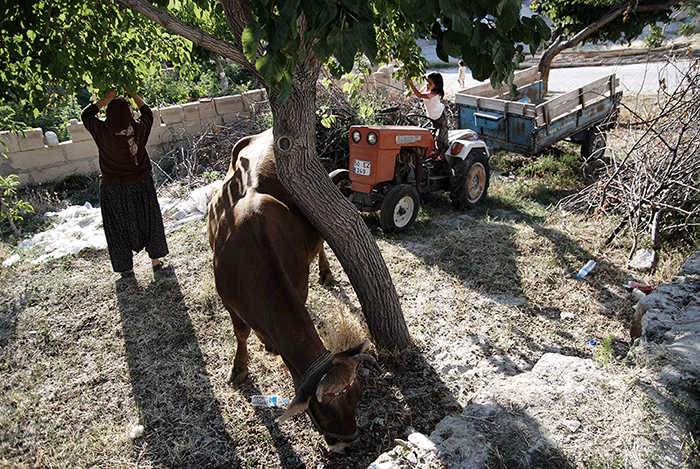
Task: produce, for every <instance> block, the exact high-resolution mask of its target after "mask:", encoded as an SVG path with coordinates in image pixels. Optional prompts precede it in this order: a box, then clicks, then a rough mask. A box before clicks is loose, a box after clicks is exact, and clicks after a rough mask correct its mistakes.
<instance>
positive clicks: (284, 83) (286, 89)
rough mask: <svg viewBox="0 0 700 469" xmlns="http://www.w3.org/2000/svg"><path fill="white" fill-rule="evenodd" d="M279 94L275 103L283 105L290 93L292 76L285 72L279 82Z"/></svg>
mask: <svg viewBox="0 0 700 469" xmlns="http://www.w3.org/2000/svg"><path fill="white" fill-rule="evenodd" d="M279 87H280V94H279V96H278V97H277V102H279V103H280V104H284V103H286V102H287V100H288V99H289V96H290V94H291V92H292V74H291V73H289V71H288V70H285V71H284V72H283V74H282V78H281V79H280V82H279Z"/></svg>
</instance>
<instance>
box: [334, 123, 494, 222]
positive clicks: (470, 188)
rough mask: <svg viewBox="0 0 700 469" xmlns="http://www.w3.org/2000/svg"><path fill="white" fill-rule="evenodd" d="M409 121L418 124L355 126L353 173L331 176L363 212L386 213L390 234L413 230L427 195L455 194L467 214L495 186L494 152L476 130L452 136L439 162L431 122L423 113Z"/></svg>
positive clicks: (341, 171) (452, 196)
mask: <svg viewBox="0 0 700 469" xmlns="http://www.w3.org/2000/svg"><path fill="white" fill-rule="evenodd" d="M406 119H407V120H408V121H409V123H411V124H414V125H411V126H396V125H366V126H359V125H358V126H352V127H351V128H350V169H349V170H347V169H337V170H335V171H333V172H331V174H330V177H331V179H332V180H333V183H334V184H335V185H336V186H338V188H339V189H340V191H341V192H342V193H343V195H345V196H346V197H347V198H348V200H350V201H351V202H352V203H353V204H355V205H356V206H357V207H358V209H359V210H360V211H362V212H376V211H377V210H379V211H380V215H379V223H380V225H381V227H382V230H384V232H392V231H397V232H400V231H403V230H405V229H407V228H408V227H409V226H410V225H411V224H412V223H413V222H414V221H415V219H416V216H417V215H418V209H419V208H420V198H421V196H423V195H424V194H427V193H429V192H433V191H437V190H441V191H449V192H450V199H451V200H452V205H453V206H454V207H455V208H456V209H458V210H465V209H467V208H470V207H472V206H474V205H476V204H478V203H479V202H480V201H481V200H482V199H483V198H484V197H486V191H487V189H488V186H489V174H490V168H489V156H490V155H489V149H488V147H487V146H486V143H484V141H483V140H478V139H477V135H476V133H475V132H474V131H472V130H469V129H465V130H453V131H450V132H449V137H450V138H449V141H450V142H451V143H450V146H449V148H448V150H447V152H446V154H445V157H444V158H438V152H437V148H436V146H435V131H436V129H435V126H434V125H433V123H432V121H431V119H429V118H428V117H426V116H421V115H417V114H413V115H409V116H406ZM421 124H422V125H425V126H421ZM426 124H427V125H426Z"/></svg>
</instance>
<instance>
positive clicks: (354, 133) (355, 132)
mask: <svg viewBox="0 0 700 469" xmlns="http://www.w3.org/2000/svg"><path fill="white" fill-rule="evenodd" d="M360 140H362V135H360V131H359V130H353V131H352V141H353V142H355V143H360Z"/></svg>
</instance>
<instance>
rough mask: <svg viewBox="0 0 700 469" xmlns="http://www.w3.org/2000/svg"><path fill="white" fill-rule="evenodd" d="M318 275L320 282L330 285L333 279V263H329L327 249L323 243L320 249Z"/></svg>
mask: <svg viewBox="0 0 700 469" xmlns="http://www.w3.org/2000/svg"><path fill="white" fill-rule="evenodd" d="M318 277H319V278H318V283H320V284H321V285H328V284H329V283H331V282H332V281H333V273H332V272H331V265H330V264H329V263H328V258H327V257H326V250H325V249H323V244H321V249H320V250H319V251H318Z"/></svg>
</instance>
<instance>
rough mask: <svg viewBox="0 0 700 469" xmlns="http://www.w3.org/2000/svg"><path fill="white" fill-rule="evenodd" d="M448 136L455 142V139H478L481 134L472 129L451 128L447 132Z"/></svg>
mask: <svg viewBox="0 0 700 469" xmlns="http://www.w3.org/2000/svg"><path fill="white" fill-rule="evenodd" d="M447 138H448V140H449V141H450V142H454V141H455V140H478V139H479V134H477V133H476V132H474V131H473V130H472V129H457V130H449V131H448V132H447Z"/></svg>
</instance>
